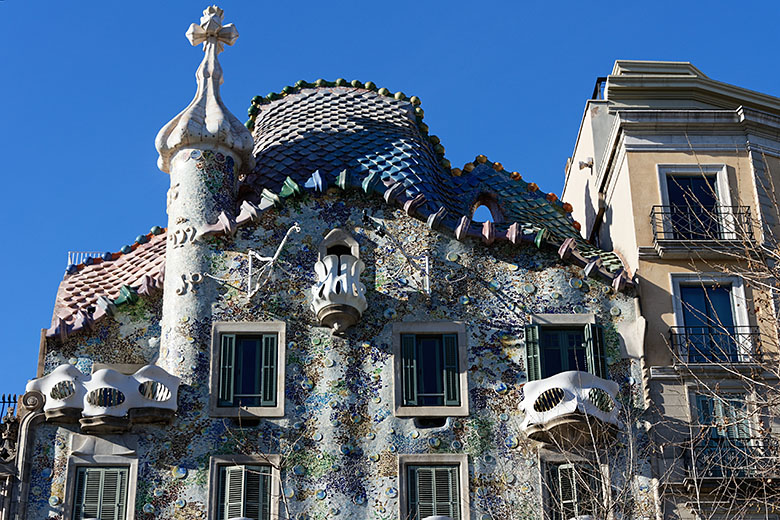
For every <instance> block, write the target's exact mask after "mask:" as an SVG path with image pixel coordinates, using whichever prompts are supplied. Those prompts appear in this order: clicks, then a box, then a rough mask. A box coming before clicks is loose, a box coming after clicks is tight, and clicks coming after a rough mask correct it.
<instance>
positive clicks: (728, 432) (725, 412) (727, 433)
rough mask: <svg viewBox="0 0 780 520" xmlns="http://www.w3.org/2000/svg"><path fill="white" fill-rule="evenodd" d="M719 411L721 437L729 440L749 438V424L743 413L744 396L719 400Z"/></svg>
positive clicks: (744, 405) (745, 414) (746, 416)
mask: <svg viewBox="0 0 780 520" xmlns="http://www.w3.org/2000/svg"><path fill="white" fill-rule="evenodd" d="M718 404H719V405H720V406H719V408H720V410H719V413H718V416H719V417H718V419H719V422H720V423H721V429H722V433H723V436H724V437H726V438H728V439H731V440H740V439H747V438H749V437H750V422H749V419H748V415H747V413H745V407H746V406H747V404H746V402H745V396H733V395H732V396H729V397H727V398H723V399H719V403H718Z"/></svg>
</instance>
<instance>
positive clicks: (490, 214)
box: [471, 193, 504, 224]
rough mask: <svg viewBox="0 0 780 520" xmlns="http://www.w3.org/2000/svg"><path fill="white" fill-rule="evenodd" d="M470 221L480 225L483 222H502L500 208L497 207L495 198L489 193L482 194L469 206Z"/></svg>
mask: <svg viewBox="0 0 780 520" xmlns="http://www.w3.org/2000/svg"><path fill="white" fill-rule="evenodd" d="M471 207H472V212H471V221H472V222H475V223H478V224H481V223H483V222H493V223H496V224H498V223H500V222H503V220H504V219H503V216H502V214H501V208H500V207H499V205H498V200H497V199H496V196H495V195H493V194H491V193H483V194H481V195H480V196H479V197H477V200H476V201H474V204H473V205H472V206H471Z"/></svg>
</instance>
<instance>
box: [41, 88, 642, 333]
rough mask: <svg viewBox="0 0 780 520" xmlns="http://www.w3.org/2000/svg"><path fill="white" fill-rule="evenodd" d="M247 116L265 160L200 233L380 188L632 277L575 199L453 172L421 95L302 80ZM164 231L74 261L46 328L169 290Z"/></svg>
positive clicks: (483, 171) (482, 161)
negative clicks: (318, 198) (587, 233)
mask: <svg viewBox="0 0 780 520" xmlns="http://www.w3.org/2000/svg"><path fill="white" fill-rule="evenodd" d="M249 114H250V119H249V121H248V122H247V127H249V128H251V129H253V137H254V141H255V148H254V154H255V156H256V164H257V165H256V167H255V169H254V170H253V171H252V172H251V173H250V174H249V175H247V176H246V177H244V178H242V179H241V182H240V186H239V203H240V204H241V206H240V213H239V215H238V216H236V217H235V218H234V217H233V216H232V215H225V214H222V215H221V216H220V218H219V220H218V221H217V222H215V223H214V224H213V225H210V226H207V227H206V229H203V230H202V234H203V235H211V234H232V233H234V232H235V230H236V229H237V228H238V227H241V226H243V225H247V224H249V223H250V222H256V221H257V220H258V219H259V215H260V213H261V212H262V211H264V210H265V209H268V208H270V207H273V206H279V205H281V204H284V201H285V200H286V199H287V198H289V197H294V196H297V195H300V194H301V193H302V192H303V191H309V192H312V193H315V192H317V191H319V192H322V191H324V190H325V189H326V188H327V187H328V186H336V187H339V188H341V189H344V190H347V189H362V190H363V191H365V192H367V193H377V194H380V195H382V196H383V198H384V199H385V200H386V201H387V202H388V203H394V204H397V205H399V206H401V207H402V208H403V209H404V210H405V211H406V212H407V213H408V214H409V215H412V216H415V217H417V218H420V219H422V220H424V221H426V222H427V224H428V226H430V227H431V228H435V229H439V230H443V231H449V232H451V233H453V234H454V235H455V237H456V238H457V239H458V240H463V239H464V238H466V237H473V238H477V239H481V240H482V241H483V242H485V243H486V244H491V243H493V242H494V241H496V240H509V241H511V242H513V243H516V242H519V241H527V242H533V243H535V244H536V245H537V246H540V245H541V244H542V243H545V242H546V243H551V244H553V245H555V246H556V247H558V252H559V255H560V256H561V258H563V259H565V260H567V261H568V262H571V263H574V264H576V265H580V266H582V267H583V268H584V270H585V274H586V276H594V275H600V276H601V277H602V278H605V279H607V280H609V281H611V282H612V284H613V286H614V287H615V288H616V289H619V288H621V287H622V286H623V285H625V284H630V283H631V282H630V280H628V274H627V273H626V271H625V270H624V268H623V265H622V262H621V261H620V259H619V258H618V256H617V255H616V254H615V253H613V252H609V251H602V250H600V249H598V248H596V247H594V246H593V245H591V244H589V243H588V242H587V241H585V240H584V239H583V238H582V237H581V236H580V234H579V224H578V223H576V222H574V221H573V220H572V219H571V216H570V215H569V213H570V212H571V205H569V204H567V203H563V202H561V201H559V200H558V197H557V196H556V195H555V194H552V193H549V194H544V193H541V192H540V191H539V189H538V187H537V185H536V184H534V183H527V182H525V181H524V180H523V179H522V177H521V176H520V174H519V173H517V172H508V171H506V170H505V169H504V167H503V166H502V165H501V164H500V163H494V162H491V161H489V160H488V159H487V157H485V156H483V155H479V156H477V157H476V159H475V160H474V162H473V163H468V164H466V165H464V167H463V168H451V167H450V164H449V161H448V160H447V159H446V158H444V147H443V146H442V145H441V143H440V142H439V139H438V138H437V137H436V136H431V135H428V128H427V126H426V125H425V123H423V122H422V118H423V115H424V113H423V111H422V109H421V108H420V107H419V99H417V98H416V97H412V98H407V97H406V96H405V95H404V94H403V93H401V92H398V93H396V94H394V95H393V94H391V93H390V92H389V91H387V89H378V90H377V88H376V86H375V85H373V84H372V83H370V82H369V83H366V84H365V85H364V84H362V83H360V82H358V81H353V82H351V83H347V82H346V81H345V80H341V79H340V80H337V81H336V82H333V83H330V82H326V81H324V80H317V82H315V83H314V84H311V83H306V82H303V81H301V82H298V83H296V85H295V86H294V87H292V86H288V87H285V88H284V89H283V91H282V92H281V93H272V94H269V95H268V96H266V97H265V98H261V97H259V96H256V97H255V98H253V100H252V105H251V106H250V108H249ZM480 204H485V205H487V206H488V207H489V208H490V209H491V212H492V213H493V216H494V220H495V222H478V223H475V222H472V220H471V217H472V215H473V211H474V209H475V207H477V206H478V205H480ZM165 237H166V234H165V230H164V229H162V228H159V227H154V228H152V232H151V233H149V234H148V235H141V236H139V237H138V238H137V239H136V243H135V244H133V245H132V246H125V247H123V248H122V251H121V252H120V253H106V254H105V255H103V257H102V258H98V259H91V260H88V262H87V263H86V264H81V265H78V266H69V268H68V272H67V274H66V276H65V279H64V280H63V282H62V283H61V284H60V288H59V291H58V293H57V302H56V304H55V309H54V317H53V319H52V326H51V328H50V329H49V330H48V331H47V335H48V336H55V337H59V338H61V339H65V338H66V337H67V336H68V334H70V333H72V332H75V331H77V330H80V329H82V328H85V327H90V326H91V325H92V323H93V322H94V321H95V320H98V319H100V318H101V317H103V316H106V315H108V314H111V313H112V312H113V310H114V308H115V306H116V305H121V304H123V303H125V302H127V301H134V300H135V299H136V298H137V297H138V294H147V293H149V292H151V291H153V290H157V289H160V288H162V282H163V276H164V264H165Z"/></svg>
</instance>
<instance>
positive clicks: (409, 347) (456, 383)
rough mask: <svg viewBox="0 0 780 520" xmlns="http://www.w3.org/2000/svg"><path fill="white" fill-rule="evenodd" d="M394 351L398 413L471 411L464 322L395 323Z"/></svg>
mask: <svg viewBox="0 0 780 520" xmlns="http://www.w3.org/2000/svg"><path fill="white" fill-rule="evenodd" d="M393 355H394V358H395V362H394V368H395V391H394V398H395V414H396V416H399V417H446V416H465V415H468V394H467V386H468V382H467V378H466V369H465V368H466V359H467V358H466V327H465V325H464V324H462V323H446V322H431V323H427V322H414V323H409V322H406V323H396V324H394V325H393Z"/></svg>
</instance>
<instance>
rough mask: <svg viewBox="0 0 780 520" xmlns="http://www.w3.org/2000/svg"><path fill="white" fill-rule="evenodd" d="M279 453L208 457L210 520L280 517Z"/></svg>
mask: <svg viewBox="0 0 780 520" xmlns="http://www.w3.org/2000/svg"><path fill="white" fill-rule="evenodd" d="M280 463H281V457H280V456H279V455H255V456H247V455H225V456H215V457H212V458H211V462H210V470H209V479H210V486H209V489H210V491H209V513H208V519H209V520H236V519H242V520H244V519H252V520H271V519H272V518H273V519H276V518H279V482H280V481H279V465H280Z"/></svg>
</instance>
